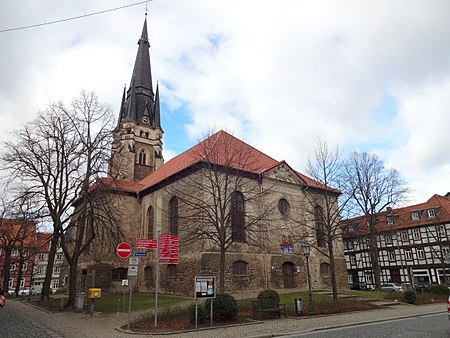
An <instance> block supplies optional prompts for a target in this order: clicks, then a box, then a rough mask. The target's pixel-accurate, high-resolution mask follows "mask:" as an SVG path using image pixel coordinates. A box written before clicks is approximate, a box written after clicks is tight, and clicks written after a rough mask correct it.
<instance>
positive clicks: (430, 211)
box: [427, 209, 436, 218]
mask: <svg viewBox="0 0 450 338" xmlns="http://www.w3.org/2000/svg"><path fill="white" fill-rule="evenodd" d="M427 212H428V218H435V217H436V210H435V209H428V210H427Z"/></svg>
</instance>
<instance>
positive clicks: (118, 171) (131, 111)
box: [109, 14, 164, 181]
mask: <svg viewBox="0 0 450 338" xmlns="http://www.w3.org/2000/svg"><path fill="white" fill-rule="evenodd" d="M118 120H119V121H118V124H117V127H116V128H115V129H114V131H113V144H112V149H111V160H110V165H109V175H110V176H111V177H116V178H120V179H124V180H129V181H139V180H141V179H143V178H144V177H146V176H147V175H149V174H150V173H151V172H153V171H155V170H156V169H158V168H159V167H161V166H162V165H163V163H164V157H163V154H162V146H163V144H162V137H163V133H164V132H163V130H162V128H161V118H160V106H159V87H158V85H156V94H155V92H153V86H152V71H151V66H150V43H149V41H148V33H147V14H146V15H145V20H144V25H143V27H142V33H141V36H140V38H139V41H138V51H137V55H136V60H135V62H134V67H133V73H132V74H131V81H130V86H129V88H128V89H126V87H125V88H124V91H123V95H122V102H121V105H120V110H119V119H118Z"/></svg>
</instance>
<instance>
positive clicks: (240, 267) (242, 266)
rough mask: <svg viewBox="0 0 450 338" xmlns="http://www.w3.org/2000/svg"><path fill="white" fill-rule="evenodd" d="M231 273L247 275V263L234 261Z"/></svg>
mask: <svg viewBox="0 0 450 338" xmlns="http://www.w3.org/2000/svg"><path fill="white" fill-rule="evenodd" d="M233 275H234V276H236V277H238V276H248V263H247V262H244V261H236V262H234V263H233Z"/></svg>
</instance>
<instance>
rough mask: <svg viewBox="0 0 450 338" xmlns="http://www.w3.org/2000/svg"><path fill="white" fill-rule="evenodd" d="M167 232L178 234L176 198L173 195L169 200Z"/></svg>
mask: <svg viewBox="0 0 450 338" xmlns="http://www.w3.org/2000/svg"><path fill="white" fill-rule="evenodd" d="M169 232H170V234H171V235H173V236H178V199H177V198H176V197H175V196H174V197H172V198H171V199H170V201H169Z"/></svg>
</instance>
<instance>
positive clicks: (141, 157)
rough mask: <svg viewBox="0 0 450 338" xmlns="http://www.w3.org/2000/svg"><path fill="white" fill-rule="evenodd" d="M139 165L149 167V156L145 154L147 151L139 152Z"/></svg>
mask: <svg viewBox="0 0 450 338" xmlns="http://www.w3.org/2000/svg"><path fill="white" fill-rule="evenodd" d="M139 164H140V165H147V154H146V152H145V149H141V151H140V152H139Z"/></svg>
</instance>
